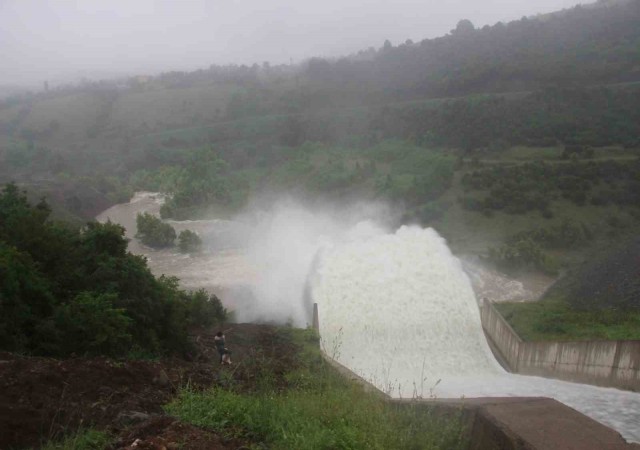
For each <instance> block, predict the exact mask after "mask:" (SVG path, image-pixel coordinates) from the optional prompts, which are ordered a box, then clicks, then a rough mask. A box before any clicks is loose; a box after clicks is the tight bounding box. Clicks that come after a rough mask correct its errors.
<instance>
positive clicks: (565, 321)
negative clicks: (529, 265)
mask: <svg viewBox="0 0 640 450" xmlns="http://www.w3.org/2000/svg"><path fill="white" fill-rule="evenodd" d="M495 306H496V308H497V309H498V311H499V312H500V313H501V314H502V316H503V317H504V318H505V319H506V320H507V322H509V324H510V325H511V327H513V329H514V330H515V331H516V333H518V335H520V337H521V338H522V339H524V340H526V341H581V340H637V339H640V311H636V312H630V311H615V310H602V311H577V310H575V309H572V308H571V306H570V305H568V304H567V303H566V302H564V301H562V300H561V299H557V298H549V299H545V300H541V301H539V302H532V303H496V304H495Z"/></svg>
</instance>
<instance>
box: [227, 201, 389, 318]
mask: <svg viewBox="0 0 640 450" xmlns="http://www.w3.org/2000/svg"><path fill="white" fill-rule="evenodd" d="M392 216H393V214H392V213H391V209H390V208H389V207H388V206H386V205H383V204H380V203H372V202H368V203H357V204H353V205H351V206H349V207H344V206H336V205H329V204H325V205H322V206H318V205H317V204H315V205H314V206H313V208H309V207H306V206H304V205H303V204H302V202H301V201H300V200H293V199H285V200H279V201H277V202H275V203H274V204H272V206H269V207H268V208H265V209H259V208H256V207H253V208H250V209H249V210H248V211H247V212H245V213H244V214H242V215H241V216H239V217H238V218H237V220H239V221H241V222H244V223H252V224H254V226H253V227H252V233H251V235H250V236H249V237H248V238H247V246H248V249H247V255H246V256H247V259H248V261H249V263H250V264H251V265H252V266H254V267H255V269H256V273H257V278H256V282H255V285H254V288H253V294H254V301H253V302H250V303H249V304H245V305H244V306H243V305H239V306H238V309H236V311H235V313H236V320H238V321H239V322H250V321H252V322H255V321H266V322H277V323H285V322H291V323H292V324H293V325H296V326H305V325H307V324H309V323H310V322H311V311H312V309H311V308H312V306H311V303H310V300H309V298H308V295H305V290H306V289H307V287H308V281H309V277H310V276H311V274H312V272H313V267H314V262H315V260H316V256H317V254H318V252H319V251H320V249H322V248H324V247H327V246H330V245H332V244H333V243H335V242H339V241H344V240H353V239H354V238H356V236H362V235H372V234H377V233H380V232H382V231H381V230H382V228H383V225H382V224H384V223H386V222H388V221H389V220H390V219H391V218H392Z"/></svg>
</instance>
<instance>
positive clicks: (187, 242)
mask: <svg viewBox="0 0 640 450" xmlns="http://www.w3.org/2000/svg"><path fill="white" fill-rule="evenodd" d="M178 248H179V249H180V251H181V252H182V253H195V252H198V251H200V249H201V248H202V239H200V236H198V235H197V234H196V233H194V232H193V231H191V230H184V231H181V232H180V234H179V235H178Z"/></svg>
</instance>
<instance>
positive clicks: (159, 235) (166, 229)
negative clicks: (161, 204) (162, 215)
mask: <svg viewBox="0 0 640 450" xmlns="http://www.w3.org/2000/svg"><path fill="white" fill-rule="evenodd" d="M136 225H137V228H138V233H137V234H136V236H137V237H138V238H140V240H141V241H142V243H143V244H144V245H148V246H149V247H153V248H163V247H171V246H172V245H173V243H174V241H175V240H176V230H174V229H173V227H172V226H171V225H169V224H167V223H164V222H163V221H162V220H161V219H159V218H157V217H156V216H154V215H152V214H149V213H142V214H140V213H138V216H137V217H136Z"/></svg>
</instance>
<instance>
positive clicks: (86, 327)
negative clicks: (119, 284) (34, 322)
mask: <svg viewBox="0 0 640 450" xmlns="http://www.w3.org/2000/svg"><path fill="white" fill-rule="evenodd" d="M116 300H117V296H116V295H114V294H95V293H92V292H83V293H80V294H78V295H77V296H76V297H75V298H74V299H73V300H71V302H69V303H67V304H65V305H61V306H60V307H59V308H58V310H57V311H56V313H55V321H56V325H57V327H58V329H59V330H60V337H61V339H60V349H61V350H62V352H63V353H65V354H69V353H78V354H90V355H118V354H123V353H125V352H126V351H127V350H128V349H129V348H130V347H131V344H132V342H133V338H132V336H131V334H130V332H129V329H130V327H131V324H132V320H131V318H129V317H128V316H127V315H126V310H125V309H123V308H114V307H113V304H114V303H116Z"/></svg>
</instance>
